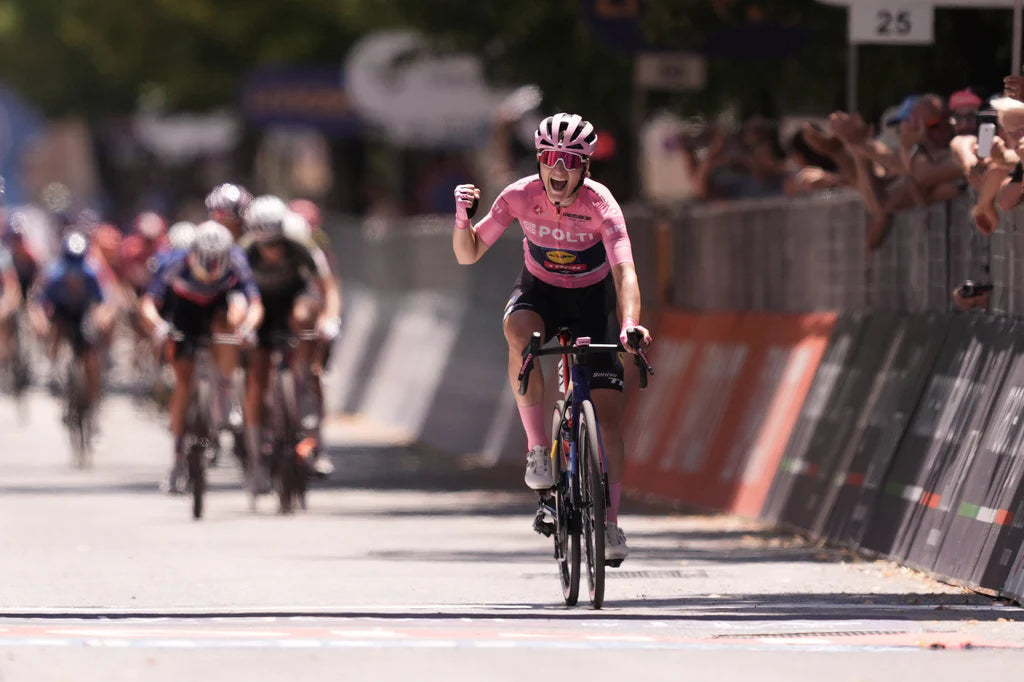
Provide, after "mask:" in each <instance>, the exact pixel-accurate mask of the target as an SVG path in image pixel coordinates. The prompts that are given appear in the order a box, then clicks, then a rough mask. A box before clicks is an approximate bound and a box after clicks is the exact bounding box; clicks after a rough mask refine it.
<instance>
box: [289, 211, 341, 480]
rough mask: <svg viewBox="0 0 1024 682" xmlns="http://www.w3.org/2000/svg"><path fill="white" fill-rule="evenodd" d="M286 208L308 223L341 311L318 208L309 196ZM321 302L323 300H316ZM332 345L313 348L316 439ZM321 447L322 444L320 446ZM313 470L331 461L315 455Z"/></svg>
mask: <svg viewBox="0 0 1024 682" xmlns="http://www.w3.org/2000/svg"><path fill="white" fill-rule="evenodd" d="M288 208H289V209H291V211H292V213H293V214H295V215H296V216H299V217H301V218H302V219H303V222H304V223H305V224H306V225H307V226H308V229H309V238H310V239H312V241H313V243H314V244H316V245H317V246H318V247H320V250H321V251H322V252H323V254H324V256H325V257H326V258H327V267H328V274H327V281H326V286H327V290H328V291H335V292H337V295H338V314H339V315H340V314H341V309H342V306H343V305H344V303H343V298H342V291H341V277H340V273H339V272H338V263H337V259H336V258H335V257H334V247H333V245H332V244H331V238H330V236H329V235H328V234H327V231H326V230H324V229H323V223H322V216H321V213H320V208H319V207H318V206H317V205H316V204H315V203H313V202H312V201H310V200H309V199H293V200H292V201H291V202H289V204H288ZM308 293H310V294H312V295H315V293H316V292H315V290H313V291H309V292H308ZM320 303H321V304H322V303H323V301H320ZM333 347H334V345H333V343H332V340H322V341H318V342H317V344H316V348H315V349H314V352H313V366H312V370H313V376H312V384H313V390H314V391H315V392H316V401H317V408H318V410H319V414H318V419H317V428H316V436H315V437H316V440H317V442H318V443H322V442H323V437H322V432H321V426H322V424H323V419H324V388H323V375H324V373H325V372H327V369H328V367H329V366H330V362H331V349H332V348H333ZM321 450H323V448H321ZM315 465H316V471H317V473H319V474H322V475H324V476H327V475H330V474H332V473H334V465H333V464H332V463H331V460H330V459H329V458H328V457H325V456H321V457H318V458H317V459H316V462H315Z"/></svg>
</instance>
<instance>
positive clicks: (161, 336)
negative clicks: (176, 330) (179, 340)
mask: <svg viewBox="0 0 1024 682" xmlns="http://www.w3.org/2000/svg"><path fill="white" fill-rule="evenodd" d="M170 333H171V325H170V324H169V323H167V322H166V321H164V320H161V321H160V322H159V323H158V324H157V325H156V326H154V327H153V330H152V331H151V332H149V336H150V338H151V339H153V345H154V346H155V347H157V348H162V347H163V345H164V342H165V341H166V340H167V335H168V334H170Z"/></svg>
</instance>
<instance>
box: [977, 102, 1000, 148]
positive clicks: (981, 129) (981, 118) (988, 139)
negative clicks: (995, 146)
mask: <svg viewBox="0 0 1024 682" xmlns="http://www.w3.org/2000/svg"><path fill="white" fill-rule="evenodd" d="M995 136H996V115H995V112H991V111H983V112H979V113H978V158H979V159H987V158H988V157H989V155H990V154H991V153H992V140H993V139H995Z"/></svg>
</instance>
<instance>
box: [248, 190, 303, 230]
mask: <svg viewBox="0 0 1024 682" xmlns="http://www.w3.org/2000/svg"><path fill="white" fill-rule="evenodd" d="M289 213H291V211H290V210H288V205H287V204H285V203H284V202H283V201H281V199H280V198H279V197H275V196H274V195H272V194H264V195H263V196H259V197H256V198H255V199H253V200H252V203H251V204H249V207H248V208H247V209H245V213H244V214H242V218H243V219H244V220H245V231H246V232H248V233H249V234H251V235H252V236H253V237H254V238H255V239H256V240H257V241H273V240H274V239H279V238H281V236H282V235H283V234H284V223H285V220H287V218H288V214H289Z"/></svg>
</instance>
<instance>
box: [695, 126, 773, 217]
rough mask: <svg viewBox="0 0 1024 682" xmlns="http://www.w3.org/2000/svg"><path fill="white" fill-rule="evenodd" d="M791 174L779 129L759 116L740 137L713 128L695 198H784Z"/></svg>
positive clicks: (701, 165) (699, 172)
mask: <svg viewBox="0 0 1024 682" xmlns="http://www.w3.org/2000/svg"><path fill="white" fill-rule="evenodd" d="M787 175H788V173H787V170H786V163H785V158H784V155H783V152H782V148H781V145H780V143H779V133H778V126H777V125H776V124H775V122H773V121H770V120H768V119H765V118H761V117H755V118H752V119H750V120H748V121H747V122H746V123H744V124H743V126H742V128H741V129H740V131H739V134H738V135H732V136H730V135H727V134H726V133H725V132H724V131H723V130H722V129H721V128H719V127H717V126H715V127H712V129H711V141H710V144H709V146H708V149H707V153H706V154H705V155H704V157H703V159H701V161H700V165H699V166H698V167H697V170H696V173H695V178H694V195H695V197H697V198H698V199H709V200H714V199H756V198H762V197H770V196H781V195H782V193H783V191H784V188H785V183H786V180H787Z"/></svg>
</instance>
